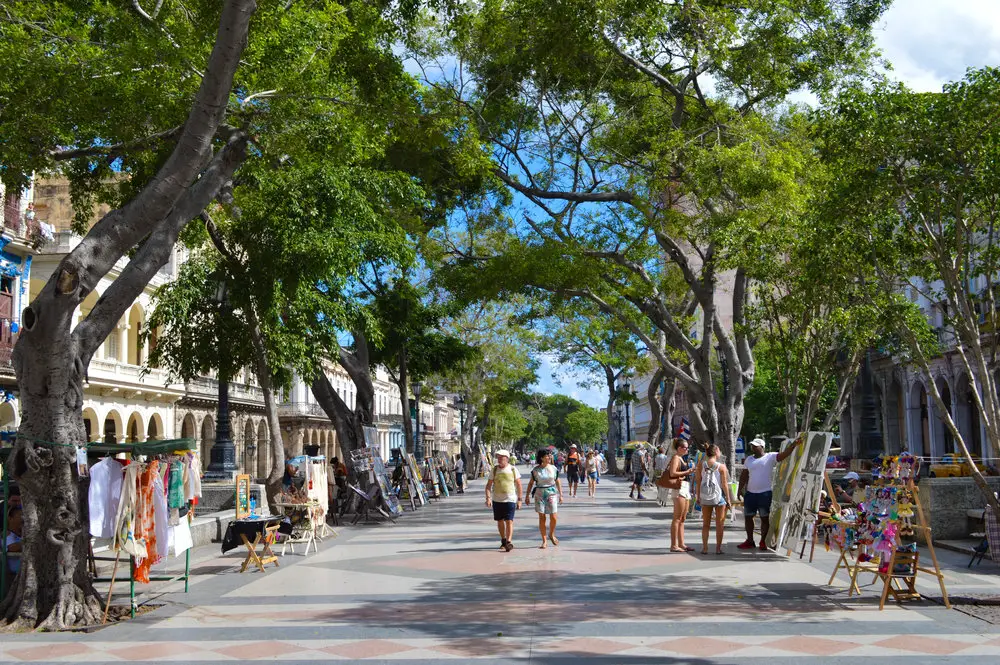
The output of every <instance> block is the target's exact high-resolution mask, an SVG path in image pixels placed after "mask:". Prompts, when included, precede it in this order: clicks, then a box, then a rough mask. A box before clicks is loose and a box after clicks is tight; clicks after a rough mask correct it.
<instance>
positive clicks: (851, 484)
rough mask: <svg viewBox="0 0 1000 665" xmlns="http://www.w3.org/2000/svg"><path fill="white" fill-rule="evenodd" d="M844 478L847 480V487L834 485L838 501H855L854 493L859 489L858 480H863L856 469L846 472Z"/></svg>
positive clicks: (843, 502)
mask: <svg viewBox="0 0 1000 665" xmlns="http://www.w3.org/2000/svg"><path fill="white" fill-rule="evenodd" d="M844 480H846V481H847V489H844V488H843V487H841V486H840V485H834V486H833V488H834V490H835V491H836V494H837V503H839V504H845V503H846V504H851V503H854V493H855V492H856V491H857V489H858V481H860V480H861V476H859V475H858V474H857V473H855V472H854V471H848V472H847V473H845V474H844Z"/></svg>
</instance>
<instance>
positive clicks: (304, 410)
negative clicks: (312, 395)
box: [278, 402, 326, 418]
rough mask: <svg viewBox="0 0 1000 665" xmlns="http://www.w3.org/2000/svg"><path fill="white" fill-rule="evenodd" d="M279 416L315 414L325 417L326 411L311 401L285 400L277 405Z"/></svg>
mask: <svg viewBox="0 0 1000 665" xmlns="http://www.w3.org/2000/svg"><path fill="white" fill-rule="evenodd" d="M278 415H279V416H317V417H319V418H326V411H324V410H323V407H321V406H320V405H319V404H314V403H312V402H285V403H284V404H280V405H278Z"/></svg>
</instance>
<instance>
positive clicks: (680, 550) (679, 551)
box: [670, 547, 687, 554]
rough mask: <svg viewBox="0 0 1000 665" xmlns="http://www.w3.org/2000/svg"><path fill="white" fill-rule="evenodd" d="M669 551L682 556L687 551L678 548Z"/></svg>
mask: <svg viewBox="0 0 1000 665" xmlns="http://www.w3.org/2000/svg"><path fill="white" fill-rule="evenodd" d="M670 551H671V552H675V553H677V554H684V553H685V552H687V550H682V549H680V548H679V547H671V548H670Z"/></svg>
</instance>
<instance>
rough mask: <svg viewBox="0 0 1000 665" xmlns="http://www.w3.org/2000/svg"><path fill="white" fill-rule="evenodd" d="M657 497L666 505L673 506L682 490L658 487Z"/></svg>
mask: <svg viewBox="0 0 1000 665" xmlns="http://www.w3.org/2000/svg"><path fill="white" fill-rule="evenodd" d="M656 496H657V498H658V499H659V500H660V501H661V502H663V503H664V504H665V505H673V503H674V499H676V498H678V497H679V496H680V490H675V489H668V488H666V487H660V486H659V485H657V486H656Z"/></svg>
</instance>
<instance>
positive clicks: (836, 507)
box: [789, 470, 843, 583]
mask: <svg viewBox="0 0 1000 665" xmlns="http://www.w3.org/2000/svg"><path fill="white" fill-rule="evenodd" d="M823 483H824V484H825V485H826V494H827V496H829V497H830V500H831V501H832V502H833V505H832V506H831V508H832V509H833V513H832V514H831V513H825V512H823V511H822V510H821V511H819V514H818V518H817V520H816V523H815V524H813V527H812V538H811V539H810V540H811V541H812V542H811V544H810V546H809V563H812V562H813V556H814V555H815V554H816V539H817V538H818V537H819V527H820V526H821V525H822V524H823V522H824V520H829V519H830V517H831V516H832V515H839V514H840V504H839V503H838V502H837V494H836V493H835V492H834V491H833V483H831V482H830V474H828V473H827V472H826V470H824V471H823ZM805 554H806V540H803V541H802V549H801V550H799V559H802V558H803V557H804V556H805ZM789 556H791V550H789ZM841 557H843V552H841ZM839 569H840V562H839V561H838V562H837V570H839ZM836 576H837V571H836V570H834V571H833V577H831V578H830V582H831V583H832V582H833V578H834V577H836Z"/></svg>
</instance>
